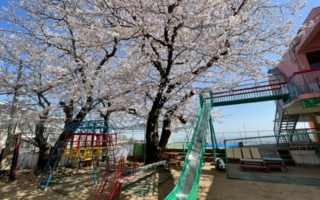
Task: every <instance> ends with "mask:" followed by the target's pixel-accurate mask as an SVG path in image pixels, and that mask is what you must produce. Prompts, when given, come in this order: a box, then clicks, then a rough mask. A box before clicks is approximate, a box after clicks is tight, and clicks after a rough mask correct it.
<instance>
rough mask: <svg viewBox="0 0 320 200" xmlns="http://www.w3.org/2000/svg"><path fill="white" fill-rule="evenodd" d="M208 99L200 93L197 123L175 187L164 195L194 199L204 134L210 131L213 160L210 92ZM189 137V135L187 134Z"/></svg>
mask: <svg viewBox="0 0 320 200" xmlns="http://www.w3.org/2000/svg"><path fill="white" fill-rule="evenodd" d="M209 94H210V98H209V101H207V100H205V99H204V98H203V96H202V95H200V105H201V111H200V113H199V116H198V121H197V124H196V126H195V128H194V132H193V136H192V139H191V142H190V145H189V147H188V153H187V156H186V158H185V161H184V164H183V167H182V170H181V173H180V176H179V179H178V182H177V184H176V186H175V188H174V189H173V190H172V191H171V192H170V194H169V195H168V196H167V197H166V199H167V200H171V199H196V198H197V194H198V186H199V178H200V174H201V168H202V163H203V158H204V152H205V147H206V134H207V133H208V132H209V128H210V133H211V139H212V148H213V152H214V154H213V156H214V160H215V151H214V148H215V143H214V132H213V126H211V125H210V123H212V120H211V117H210V111H211V108H212V106H213V98H212V92H210V93H209ZM187 137H189V136H187Z"/></svg>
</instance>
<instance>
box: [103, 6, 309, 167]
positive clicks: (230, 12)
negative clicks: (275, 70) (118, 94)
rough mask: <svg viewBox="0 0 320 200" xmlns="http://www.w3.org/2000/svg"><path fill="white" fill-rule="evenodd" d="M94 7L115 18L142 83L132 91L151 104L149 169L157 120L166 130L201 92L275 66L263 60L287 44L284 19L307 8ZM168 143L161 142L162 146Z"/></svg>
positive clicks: (287, 29) (287, 23) (130, 63)
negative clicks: (177, 112) (188, 102)
mask: <svg viewBox="0 0 320 200" xmlns="http://www.w3.org/2000/svg"><path fill="white" fill-rule="evenodd" d="M99 2H100V3H101V4H103V5H104V6H105V7H107V8H108V9H109V10H111V13H112V15H113V16H114V17H115V18H116V19H118V21H117V22H118V24H119V25H118V26H116V27H114V28H113V29H114V30H116V31H117V32H118V33H119V34H124V33H126V32H127V33H128V35H129V34H130V35H129V36H130V37H131V38H132V39H131V40H130V41H128V43H127V45H128V49H129V48H130V53H128V55H127V57H126V59H125V60H123V61H121V62H120V63H121V65H122V66H127V68H131V69H132V68H134V69H135V72H136V76H138V77H139V79H140V80H141V82H140V84H139V86H141V88H140V89H138V90H137V92H138V94H142V93H143V92H144V93H145V95H146V97H147V98H148V99H147V101H148V102H149V103H148V107H149V108H148V115H147V116H148V118H147V129H146V140H147V151H146V152H147V156H146V159H147V163H151V162H154V161H155V160H156V158H157V156H156V154H157V147H158V145H159V133H158V128H159V121H161V120H163V122H164V123H163V126H164V127H165V126H167V125H168V124H169V123H170V118H171V117H172V116H173V115H174V112H175V111H176V110H178V109H179V110H184V109H185V108H186V107H187V105H188V104H183V102H184V101H186V99H188V98H190V97H191V96H193V95H194V94H199V93H200V92H201V90H202V89H203V88H204V87H207V88H210V89H211V90H219V89H223V88H228V87H229V88H231V87H233V86H235V85H237V83H239V81H241V80H243V78H244V77H256V78H257V77H261V76H262V75H263V73H262V69H263V67H264V66H270V65H272V64H274V63H273V61H271V60H269V59H267V58H266V53H274V54H282V51H281V50H279V49H280V48H279V47H281V46H282V45H287V44H288V43H289V42H290V40H291V38H292V37H290V34H293V32H292V27H293V24H294V21H293V20H291V19H290V20H288V19H287V16H288V14H292V15H294V14H295V12H296V11H297V10H299V9H300V8H301V7H303V6H304V3H302V2H301V1H300V0H291V1H288V2H286V3H283V4H273V3H272V2H271V1H265V0H216V1H213V0H188V1H183V0H153V1H150V0H142V1H134V0H126V1H99ZM129 36H128V37H129ZM128 60H129V61H128ZM139 90H140V91H139ZM166 108H167V110H166ZM163 130H164V129H163ZM169 136H170V134H165V132H162V137H166V138H167V137H169ZM165 141H166V139H165V138H161V139H160V143H161V146H164V145H165V143H166V142H165Z"/></svg>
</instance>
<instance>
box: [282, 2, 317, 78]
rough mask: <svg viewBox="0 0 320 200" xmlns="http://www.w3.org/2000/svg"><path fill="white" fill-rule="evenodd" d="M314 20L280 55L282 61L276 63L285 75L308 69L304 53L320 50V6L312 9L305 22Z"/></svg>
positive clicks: (288, 75)
mask: <svg viewBox="0 0 320 200" xmlns="http://www.w3.org/2000/svg"><path fill="white" fill-rule="evenodd" d="M310 20H313V21H314V24H315V25H314V26H312V27H311V28H309V29H307V30H306V31H305V34H303V35H301V36H300V37H299V38H297V40H296V41H298V42H299V44H297V45H296V46H295V47H294V48H292V49H290V50H288V51H287V52H286V53H285V54H284V55H283V57H282V61H281V62H280V63H279V64H278V65H277V68H278V70H280V71H281V72H282V73H283V74H284V75H285V76H286V77H290V76H292V75H293V73H294V72H297V71H303V70H308V69H310V66H309V63H308V60H307V57H306V55H305V54H306V53H308V52H313V51H317V50H320V7H316V8H314V9H312V11H311V12H310V14H309V15H308V17H307V18H306V20H305V21H304V24H305V23H308V22H310Z"/></svg>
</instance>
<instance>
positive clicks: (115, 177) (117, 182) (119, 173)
mask: <svg viewBox="0 0 320 200" xmlns="http://www.w3.org/2000/svg"><path fill="white" fill-rule="evenodd" d="M113 159H116V158H113ZM118 159H119V162H118V168H117V170H115V171H114V173H113V174H112V175H110V176H109V170H110V165H109V163H110V162H109V161H110V160H109V158H108V159H107V165H106V168H105V173H104V175H103V180H102V181H101V183H100V186H99V187H98V190H97V192H96V195H95V196H94V200H99V199H100V197H101V195H102V193H103V191H104V190H105V188H106V185H107V183H108V182H110V183H111V187H110V188H109V191H107V192H108V194H107V198H106V199H108V200H111V199H112V196H113V194H114V192H115V191H116V189H117V187H118V186H119V199H120V198H121V189H122V183H124V182H126V181H128V180H131V179H133V178H135V176H136V167H137V158H136V157H134V159H133V165H132V171H133V173H132V175H131V176H129V177H124V176H123V172H124V157H118Z"/></svg>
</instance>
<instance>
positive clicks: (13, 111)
mask: <svg viewBox="0 0 320 200" xmlns="http://www.w3.org/2000/svg"><path fill="white" fill-rule="evenodd" d="M22 67H23V66H22V62H21V61H20V64H19V69H18V76H17V81H16V86H15V88H14V95H13V101H12V106H11V112H10V118H11V122H10V125H9V126H8V134H7V141H6V148H9V147H10V138H11V135H13V133H14V131H15V129H16V126H17V123H15V122H13V118H14V117H15V116H16V112H17V108H18V101H19V91H18V90H19V89H20V83H19V81H20V79H21V75H22Z"/></svg>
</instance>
